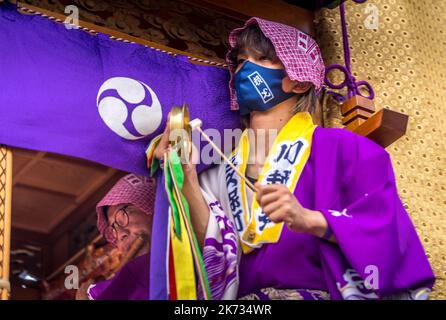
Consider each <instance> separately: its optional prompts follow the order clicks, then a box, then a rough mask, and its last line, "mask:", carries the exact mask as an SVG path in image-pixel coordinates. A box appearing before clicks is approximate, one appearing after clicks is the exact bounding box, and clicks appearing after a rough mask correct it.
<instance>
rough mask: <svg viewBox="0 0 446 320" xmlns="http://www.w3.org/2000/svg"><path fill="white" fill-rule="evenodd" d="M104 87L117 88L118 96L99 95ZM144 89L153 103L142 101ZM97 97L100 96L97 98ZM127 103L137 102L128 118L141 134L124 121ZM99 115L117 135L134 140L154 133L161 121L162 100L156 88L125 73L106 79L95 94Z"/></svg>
mask: <svg viewBox="0 0 446 320" xmlns="http://www.w3.org/2000/svg"><path fill="white" fill-rule="evenodd" d="M106 90H116V92H117V93H118V96H119V97H114V96H107V95H105V96H104V97H101V95H102V94H103V93H104V92H105V91H106ZM146 92H149V93H150V96H151V98H152V105H151V106H149V105H147V104H144V99H145V98H146ZM99 98H101V99H100V100H99ZM126 102H127V103H131V104H138V105H137V106H136V107H135V108H134V109H133V111H132V112H131V115H130V116H131V121H132V123H133V126H134V128H135V130H136V131H137V132H138V133H139V134H140V135H134V134H132V133H130V132H129V130H128V129H127V128H126V126H125V124H124V122H125V121H126V120H127V118H128V116H129V109H128V106H127V104H126ZM96 105H97V107H98V111H99V115H100V116H101V118H102V120H103V121H104V122H105V124H106V125H107V126H108V127H109V128H110V129H111V130H112V131H113V132H114V133H116V134H117V135H119V136H120V137H122V138H124V139H127V140H137V139H141V138H144V137H146V136H147V135H149V134H151V133H153V132H154V131H155V130H156V129H158V127H159V126H160V124H161V120H162V110H161V104H160V102H159V100H158V97H157V96H156V94H155V92H153V90H152V89H151V88H150V87H149V86H148V85H146V84H145V83H143V82H141V81H138V80H134V79H131V78H125V77H114V78H110V79H108V80H107V81H105V82H104V83H103V84H102V85H101V87H100V88H99V92H98V95H97V97H96Z"/></svg>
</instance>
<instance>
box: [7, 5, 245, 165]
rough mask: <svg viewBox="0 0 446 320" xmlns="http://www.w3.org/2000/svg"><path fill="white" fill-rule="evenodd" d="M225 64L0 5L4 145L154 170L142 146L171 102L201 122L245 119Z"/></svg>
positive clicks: (219, 124)
mask: <svg viewBox="0 0 446 320" xmlns="http://www.w3.org/2000/svg"><path fill="white" fill-rule="evenodd" d="M228 78H229V74H228V72H227V70H224V69H220V68H217V67H212V66H202V65H194V64H192V63H190V62H188V61H187V58H185V57H182V56H180V57H173V56H171V55H168V54H166V53H162V52H159V51H157V50H154V49H150V48H147V47H145V46H143V45H139V44H133V43H124V42H120V41H115V40H110V39H109V38H108V36H107V35H103V34H99V35H98V36H95V35H91V34H89V33H87V32H85V31H82V30H77V29H67V28H66V27H65V25H64V24H61V23H57V22H53V21H51V20H49V19H47V18H44V17H41V16H38V15H25V14H21V13H19V12H17V10H16V7H15V6H14V5H11V4H8V3H5V4H3V5H1V6H0V119H1V125H0V144H5V145H9V146H13V147H21V148H27V149H33V150H40V151H48V152H55V153H60V154H65V155H70V156H75V157H79V158H84V159H88V160H91V161H95V162H98V163H102V164H104V165H107V166H110V167H113V168H116V169H121V170H124V171H129V172H134V173H139V174H148V170H147V169H146V159H145V154H144V151H145V148H146V147H147V145H148V143H149V142H150V140H151V139H152V138H153V137H154V136H156V135H158V134H160V133H161V132H162V131H163V128H164V127H165V122H166V117H167V114H168V112H169V111H170V109H171V107H172V106H176V105H181V104H183V102H187V103H188V105H189V110H190V114H191V119H193V118H196V117H199V118H200V119H201V120H202V121H203V128H215V129H218V130H219V131H220V132H222V130H223V129H224V128H234V127H237V126H238V125H239V120H238V116H237V114H235V113H234V112H231V111H230V110H229V92H228V85H227V84H228Z"/></svg>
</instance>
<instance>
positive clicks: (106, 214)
mask: <svg viewBox="0 0 446 320" xmlns="http://www.w3.org/2000/svg"><path fill="white" fill-rule="evenodd" d="M102 212H104V217H105V220H107V221H108V206H103V207H102Z"/></svg>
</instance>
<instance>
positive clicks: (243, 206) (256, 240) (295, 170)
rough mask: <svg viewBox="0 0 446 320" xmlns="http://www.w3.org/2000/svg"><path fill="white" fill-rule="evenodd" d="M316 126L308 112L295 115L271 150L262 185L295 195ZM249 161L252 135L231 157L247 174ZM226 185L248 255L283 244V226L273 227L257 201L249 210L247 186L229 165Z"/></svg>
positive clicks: (245, 139) (246, 132)
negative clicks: (278, 186)
mask: <svg viewBox="0 0 446 320" xmlns="http://www.w3.org/2000/svg"><path fill="white" fill-rule="evenodd" d="M316 127H317V126H316V125H315V124H314V123H313V121H312V119H311V115H310V114H309V113H307V112H300V113H297V114H295V115H294V116H293V117H292V118H291V119H290V120H289V121H288V123H287V124H286V125H285V126H284V127H283V128H282V129H281V130H280V132H279V134H278V136H277V138H276V139H275V141H274V144H273V145H272V147H271V149H270V150H269V153H268V156H267V158H266V161H265V164H264V166H263V168H262V171H261V173H260V176H259V178H258V181H259V182H260V183H261V184H262V185H266V184H285V185H286V186H287V187H288V189H289V190H290V191H291V192H294V189H295V188H296V185H297V182H298V180H299V177H300V175H301V173H302V171H303V168H304V167H305V164H306V163H307V160H308V158H309V156H310V152H311V143H312V139H313V133H314V130H315V129H316ZM248 157H249V141H248V131H247V130H245V131H244V132H243V134H242V136H241V138H240V141H239V145H238V147H237V148H236V149H235V150H234V151H233V153H232V155H231V159H230V160H231V161H232V163H233V164H234V165H235V166H237V167H238V169H239V170H240V171H241V172H242V173H243V174H245V172H246V166H247V162H248ZM225 171H226V172H225V173H226V185H227V188H228V196H229V204H230V207H231V211H232V214H233V217H234V221H235V226H236V229H237V231H238V233H239V236H240V239H241V243H242V249H243V252H244V253H249V252H251V251H252V250H253V249H254V248H259V247H261V246H262V244H264V243H275V242H277V241H278V240H279V238H280V234H281V232H282V228H283V222H282V223H273V222H272V221H270V220H269V219H268V217H267V216H266V215H265V213H263V210H262V209H261V208H260V206H259V204H258V203H257V200H256V198H255V197H254V198H253V202H252V206H251V210H250V211H249V210H248V201H247V196H246V185H245V184H244V183H242V182H241V181H240V180H241V179H240V178H239V177H238V176H237V175H235V174H234V171H233V170H232V169H231V168H230V167H229V165H227V167H226V170H225Z"/></svg>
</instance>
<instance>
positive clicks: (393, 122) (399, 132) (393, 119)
mask: <svg viewBox="0 0 446 320" xmlns="http://www.w3.org/2000/svg"><path fill="white" fill-rule="evenodd" d="M408 121H409V116H408V115H406V114H403V113H399V112H396V111H392V110H389V109H381V110H379V111H378V112H377V113H375V114H374V115H373V116H371V117H370V118H369V119H368V120H367V121H365V122H364V123H363V124H361V125H360V126H359V127H357V128H356V129H355V130H354V131H353V132H355V133H357V134H359V135H361V136H364V137H367V138H369V139H370V140H372V141H374V142H376V143H377V144H379V145H381V146H382V147H383V148H385V147H387V146H389V145H391V144H392V143H393V142H395V141H396V140H398V139H399V138H401V137H402V136H403V135H404V134H406V131H407V124H408Z"/></svg>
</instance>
